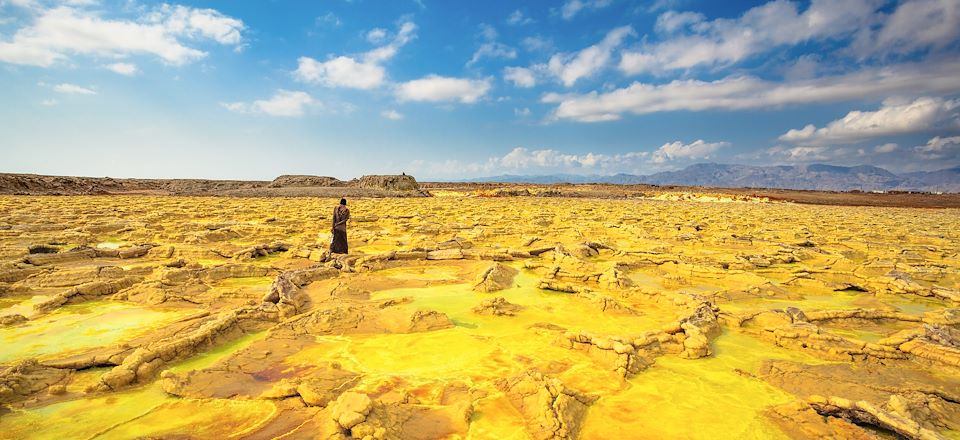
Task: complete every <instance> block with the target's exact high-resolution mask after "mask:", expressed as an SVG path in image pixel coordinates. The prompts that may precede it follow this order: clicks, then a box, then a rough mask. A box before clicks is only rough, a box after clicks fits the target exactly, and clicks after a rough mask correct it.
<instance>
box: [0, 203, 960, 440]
mask: <svg viewBox="0 0 960 440" xmlns="http://www.w3.org/2000/svg"><path fill="white" fill-rule="evenodd" d="M432 195H433V196H434V197H428V198H376V199H374V198H370V199H362V198H355V199H351V201H350V207H351V212H352V215H353V217H352V219H351V222H350V225H349V243H350V251H351V253H350V254H349V255H347V256H342V255H334V256H331V255H330V254H329V252H328V251H327V248H328V246H329V240H330V236H329V224H330V219H329V217H328V215H329V212H330V211H331V207H332V206H333V204H334V203H335V202H336V200H330V199H316V198H217V197H201V198H191V197H174V196H168V197H167V196H164V197H159V196H158V197H153V196H105V197H99V196H71V197H43V196H37V197H20V196H18V197H12V196H11V197H2V198H0V261H3V262H2V263H0V323H2V326H0V344H2V347H3V348H2V350H0V365H2V367H0V403H2V405H3V406H2V407H0V438H4V439H7V438H9V439H13V438H43V439H87V438H97V439H112V438H117V439H122V438H135V437H150V438H168V437H169V438H251V439H260V438H285V439H294V438H331V439H335V438H358V439H359V438H365V439H367V438H370V439H432V438H451V439H456V438H473V439H487V438H490V439H572V438H583V439H621V438H623V439H625V438H639V439H645V438H650V439H661V438H691V439H722V438H732V439H743V438H764V439H766V438H794V439H805V438H876V437H881V438H885V437H889V436H900V437H905V438H913V439H940V438H960V308H958V307H960V306H958V304H960V257H958V250H960V212H958V211H957V210H955V209H919V208H916V209H909V208H871V207H842V206H818V205H799V204H793V203H787V202H771V201H770V200H768V199H766V198H762V197H749V196H743V195H739V196H732V195H717V194H698V193H695V192H690V193H669V194H661V195H658V196H655V197H645V198H638V199H612V198H589V197H587V198H566V197H554V196H555V194H550V193H549V190H544V189H542V188H541V189H532V190H528V189H524V188H523V187H517V188H513V187H509V188H506V187H505V188H500V189H484V190H479V191H471V190H436V191H434V193H433V194H432ZM537 196H540V197H537ZM35 245H44V246H40V247H37V246H35ZM28 248H29V249H31V252H33V250H36V251H37V252H36V253H28V251H27V250H28Z"/></svg>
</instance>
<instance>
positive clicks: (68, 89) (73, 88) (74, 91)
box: [53, 83, 97, 95]
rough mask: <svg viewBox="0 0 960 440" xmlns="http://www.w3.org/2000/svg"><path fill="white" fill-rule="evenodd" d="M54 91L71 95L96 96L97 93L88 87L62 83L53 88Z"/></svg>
mask: <svg viewBox="0 0 960 440" xmlns="http://www.w3.org/2000/svg"><path fill="white" fill-rule="evenodd" d="M53 91H54V92H57V93H65V94H69V95H96V94H97V92H96V91H94V90H93V89H90V88H87V87H81V86H78V85H76V84H70V83H62V84H57V85H55V86H53Z"/></svg>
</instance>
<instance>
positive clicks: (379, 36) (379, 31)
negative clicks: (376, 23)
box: [367, 28, 387, 44]
mask: <svg viewBox="0 0 960 440" xmlns="http://www.w3.org/2000/svg"><path fill="white" fill-rule="evenodd" d="M386 39H387V30H386V29H383V28H373V29H370V31H369V32H367V41H369V42H371V43H373V44H379V43H381V42H383V41H384V40H386Z"/></svg>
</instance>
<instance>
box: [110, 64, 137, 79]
mask: <svg viewBox="0 0 960 440" xmlns="http://www.w3.org/2000/svg"><path fill="white" fill-rule="evenodd" d="M103 67H104V68H106V69H109V70H112V71H114V72H116V73H119V74H121V75H127V76H132V75H135V74H136V73H137V65H136V64H133V63H113V64H106V65H104V66H103Z"/></svg>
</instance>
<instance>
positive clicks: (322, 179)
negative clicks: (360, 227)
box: [0, 173, 421, 197]
mask: <svg viewBox="0 0 960 440" xmlns="http://www.w3.org/2000/svg"><path fill="white" fill-rule="evenodd" d="M419 189H420V186H419V185H418V184H417V181H416V179H414V178H413V176H408V175H400V176H390V175H385V176H383V175H380V176H363V177H361V178H359V179H352V180H350V181H342V180H339V179H337V178H335V177H327V176H309V175H283V176H280V177H277V178H276V179H274V180H273V181H262V180H210V179H117V178H112V177H73V176H44V175H37V174H11V173H0V194H19V195H97V194H157V195H227V196H320V197H340V196H351V197H360V196H364V197H378V196H397V195H400V196H410V195H414V196H416V195H421V193H420V191H419Z"/></svg>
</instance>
